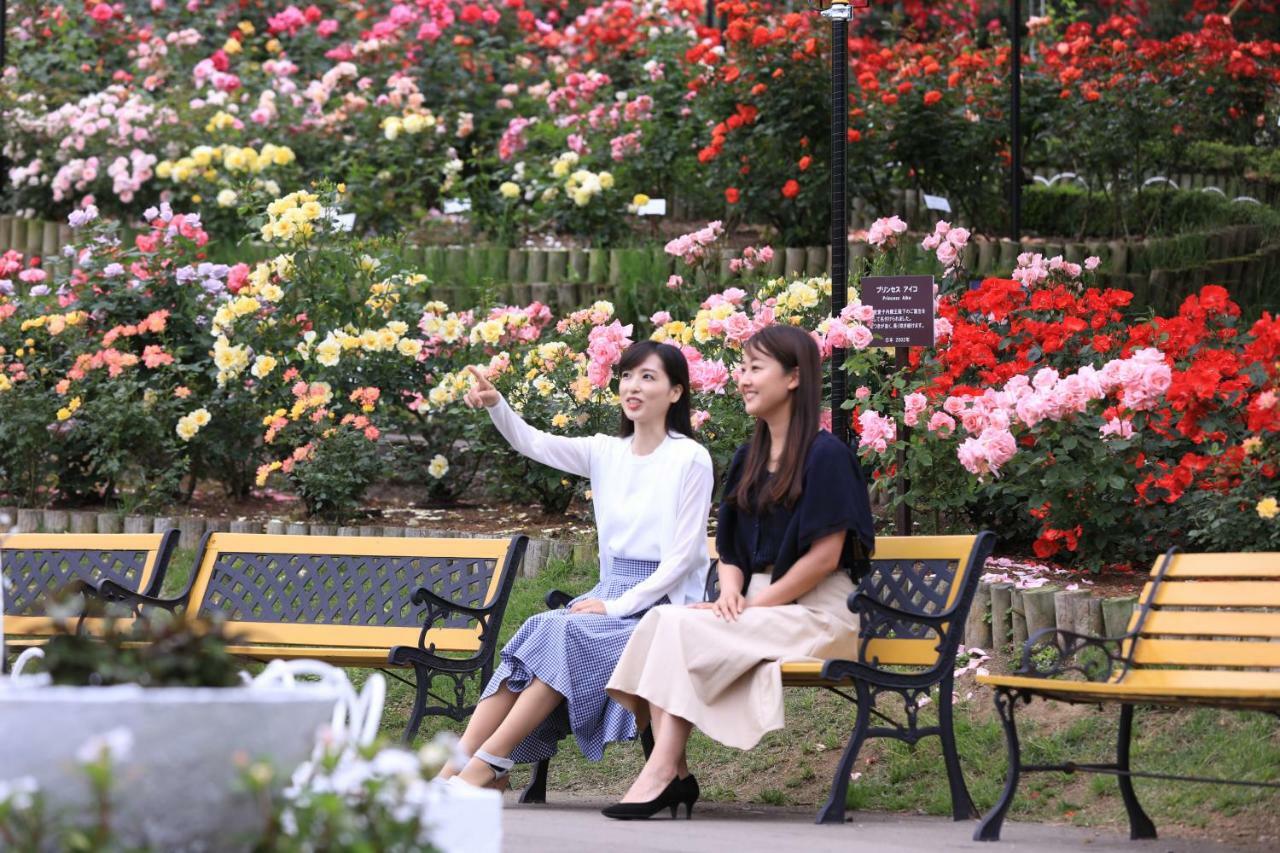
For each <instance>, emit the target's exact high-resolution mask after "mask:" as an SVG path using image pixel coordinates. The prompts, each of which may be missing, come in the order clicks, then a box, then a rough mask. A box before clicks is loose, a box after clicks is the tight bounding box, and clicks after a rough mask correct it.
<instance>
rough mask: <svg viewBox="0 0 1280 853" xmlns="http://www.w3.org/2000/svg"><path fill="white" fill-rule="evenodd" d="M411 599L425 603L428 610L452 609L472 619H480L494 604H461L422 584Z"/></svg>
mask: <svg viewBox="0 0 1280 853" xmlns="http://www.w3.org/2000/svg"><path fill="white" fill-rule="evenodd" d="M409 600H410V601H412V602H413V603H414V604H425V605H426V606H427V611H428V612H430V611H432V610H444V611H450V612H453V613H464V614H466V615H467V616H470V617H471V618H472V619H479V618H480V617H481V616H483V615H484V614H486V613H488V612H489V611H490V610H492V609H493V605H492V604H490V605H489V606H488V607H468V606H467V605H465V604H459V603H458V602H456V601H450V600H449V599H447V598H442V597H441V596H439V595H436V594H435V593H434V592H432V591H431V590H430V589H428V588H427V587H425V586H420V587H418V588H417V589H415V590H414V591H413V595H412V596H410V598H409ZM441 615H444V614H443V613H442V614H441Z"/></svg>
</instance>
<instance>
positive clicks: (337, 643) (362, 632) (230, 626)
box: [226, 622, 480, 657]
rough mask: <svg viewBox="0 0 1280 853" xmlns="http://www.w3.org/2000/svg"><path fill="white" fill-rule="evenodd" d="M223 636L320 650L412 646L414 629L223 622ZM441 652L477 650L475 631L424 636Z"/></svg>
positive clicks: (438, 631)
mask: <svg viewBox="0 0 1280 853" xmlns="http://www.w3.org/2000/svg"><path fill="white" fill-rule="evenodd" d="M226 629H227V636H229V637H232V638H234V639H236V640H238V641H240V642H241V643H242V644H245V645H250V644H251V645H254V646H256V645H259V644H262V645H282V646H289V645H296V646H313V647H321V648H338V647H343V646H345V647H347V648H375V647H379V646H381V647H382V651H383V656H384V657H385V656H386V653H387V651H388V650H389V649H390V648H391V647H392V646H416V645H418V635H419V634H420V633H421V630H420V629H418V628H383V627H379V626H376V625H341V624H334V625H325V624H310V625H301V624H282V623H279V622H227V623H226ZM432 643H435V646H436V649H437V650H438V651H442V652H474V651H476V650H478V649H479V648H480V629H479V628H437V629H436V630H434V631H432V632H430V633H429V634H427V645H430V644H432Z"/></svg>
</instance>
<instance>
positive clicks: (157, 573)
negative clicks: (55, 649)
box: [0, 530, 178, 666]
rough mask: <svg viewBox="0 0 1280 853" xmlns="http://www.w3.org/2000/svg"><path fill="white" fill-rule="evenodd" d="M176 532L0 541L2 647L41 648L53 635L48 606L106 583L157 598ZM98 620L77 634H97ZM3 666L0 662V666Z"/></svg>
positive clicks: (53, 618) (45, 535) (19, 536)
mask: <svg viewBox="0 0 1280 853" xmlns="http://www.w3.org/2000/svg"><path fill="white" fill-rule="evenodd" d="M177 543H178V531H176V530H170V531H168V532H166V533H155V534H151V533H146V534H132V533H124V534H120V533H85V534H79V533H16V534H13V535H11V536H5V537H0V566H3V573H4V584H5V589H4V617H5V618H4V631H5V646H6V648H24V647H30V646H35V645H40V644H42V643H44V642H45V641H46V640H48V639H49V638H50V637H51V636H53V635H54V634H55V633H57V624H58V622H59V619H58V618H56V616H51V615H50V614H49V612H48V608H49V604H50V602H51V601H54V600H56V599H57V598H58V597H59V596H61V595H64V594H66V593H71V592H80V591H88V592H92V591H94V590H96V588H97V587H98V586H99V584H101V583H103V582H105V581H110V582H111V583H113V584H114V585H116V586H118V587H119V588H120V589H123V590H128V591H129V592H131V593H133V594H143V595H155V594H157V593H159V591H160V588H161V586H162V585H163V584H164V578H165V572H166V571H167V570H168V566H169V559H170V558H171V557H172V556H173V549H174V548H175V546H176V545H177ZM99 628H100V624H99V620H97V619H85V620H82V623H81V625H80V629H81V630H84V631H90V632H93V631H97V630H99ZM0 666H3V661H0Z"/></svg>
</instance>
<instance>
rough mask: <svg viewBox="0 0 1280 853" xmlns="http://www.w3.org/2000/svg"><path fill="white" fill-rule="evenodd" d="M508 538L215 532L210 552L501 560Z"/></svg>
mask: <svg viewBox="0 0 1280 853" xmlns="http://www.w3.org/2000/svg"><path fill="white" fill-rule="evenodd" d="M510 544H511V540H510V538H507V539H417V538H415V539H410V538H399V537H395V536H385V537H384V536H296V535H294V536H290V535H280V536H277V535H269V534H264V533H214V534H212V535H211V536H210V537H209V544H208V549H209V551H211V552H212V551H244V552H248V553H255V554H273V553H279V554H290V555H292V554H323V555H325V556H331V555H339V556H344V557H418V556H430V557H459V558H467V557H472V558H477V559H479V558H483V559H487V560H500V559H502V558H503V557H504V556H506V553H507V547H508V546H509V545H510Z"/></svg>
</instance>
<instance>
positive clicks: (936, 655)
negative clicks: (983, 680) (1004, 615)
mask: <svg viewBox="0 0 1280 853" xmlns="http://www.w3.org/2000/svg"><path fill="white" fill-rule="evenodd" d="M978 541H979V537H978V536H878V537H876V551H875V555H874V556H873V557H872V558H871V560H870V568H869V570H868V571H867V573H866V574H865V575H863V577H862V579H861V580H860V581H859V582H858V591H859V592H861V593H864V594H866V595H867V596H869V597H870V598H872V599H874V600H876V601H878V602H880V603H881V604H887V605H888V606H890V607H894V608H897V609H899V610H904V611H907V612H908V613H914V614H923V615H925V616H936V615H938V614H940V613H944V612H945V611H947V610H949V609H950V608H951V607H953V606H954V605H955V604H956V603H957V600H958V598H959V596H960V595H961V594H963V593H965V591H966V588H967V592H968V594H969V595H970V596H972V593H973V588H974V587H975V586H976V577H971V576H970V574H969V573H971V572H973V573H980V572H981V571H982V566H981V565H974V559H973V557H974V548H975V547H976V546H977V544H978ZM708 547H709V548H710V551H711V554H712V556H713V557H714V556H715V540H714V539H713V540H711V541H710V542H709V543H708ZM717 595H719V582H718V580H717V577H716V567H715V565H714V564H713V565H712V567H711V575H710V576H709V577H708V578H707V598H708V600H714V599H715V597H716V596H717ZM956 621H957V622H958V623H959V624H954V625H953V624H951V623H947V622H944V623H942V624H941V625H940V626H937V627H933V626H930V625H925V624H922V623H920V622H916V621H908V620H897V619H894V618H892V617H891V616H888V615H881V616H877V617H875V618H873V619H870V620H867V619H866V618H865V616H864V622H863V625H862V627H861V631H860V636H861V643H862V645H861V654H860V657H861V659H862V660H863V661H865V662H867V663H874V664H875V665H878V666H922V667H933V666H936V665H938V664H939V662H940V661H942V660H950V659H951V657H953V656H954V651H955V647H956V646H958V644H959V642H960V636H959V632H960V630H961V629H962V628H963V622H964V619H963V617H962V618H960V619H959V620H956Z"/></svg>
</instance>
